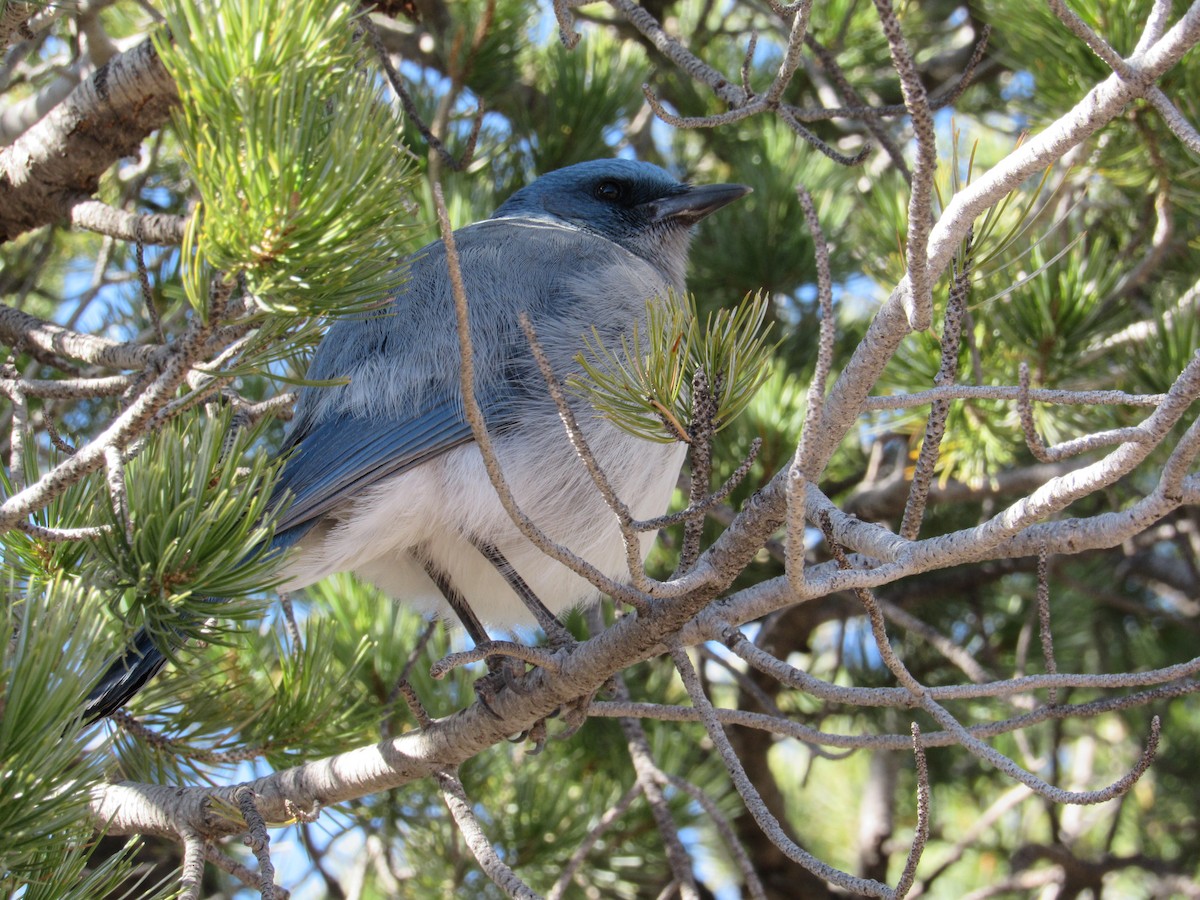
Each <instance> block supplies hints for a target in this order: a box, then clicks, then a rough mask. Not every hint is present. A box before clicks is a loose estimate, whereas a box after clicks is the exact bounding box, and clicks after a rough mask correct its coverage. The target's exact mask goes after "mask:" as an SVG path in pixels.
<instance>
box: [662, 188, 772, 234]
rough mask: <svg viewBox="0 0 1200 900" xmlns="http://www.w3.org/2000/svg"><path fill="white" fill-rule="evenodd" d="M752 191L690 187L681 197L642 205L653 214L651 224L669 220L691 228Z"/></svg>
mask: <svg viewBox="0 0 1200 900" xmlns="http://www.w3.org/2000/svg"><path fill="white" fill-rule="evenodd" d="M751 190H752V189H751V188H750V187H747V186H746V185H744V184H700V185H691V186H689V187H688V189H687V190H686V191H684V192H683V193H682V194H672V195H671V196H670V197H660V198H659V199H657V200H651V201H650V202H649V203H644V204H642V207H643V208H644V209H645V210H646V211H647V212H648V213H649V214H650V218H651V221H654V222H665V221H666V220H668V219H670V220H672V221H674V222H678V223H680V224H681V225H687V226H691V225H695V224H696V223H697V222H699V221H700V220H701V219H703V218H704V217H705V216H708V215H711V214H712V213H715V212H716V211H717V210H718V209H720V208H721V207H722V206H728V205H729V204H730V203H732V202H733V201H734V200H737V199H738V198H739V197H744V196H746V195H747V194H748V193H750V191H751Z"/></svg>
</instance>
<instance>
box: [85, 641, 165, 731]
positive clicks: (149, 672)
mask: <svg viewBox="0 0 1200 900" xmlns="http://www.w3.org/2000/svg"><path fill="white" fill-rule="evenodd" d="M166 661H167V658H166V657H165V656H163V655H162V653H160V652H159V650H158V648H157V647H155V646H154V642H153V641H152V640H151V639H150V635H149V634H148V633H147V632H146V630H145V629H144V628H143V629H142V630H141V631H139V632H138V633H137V637H135V638H134V639H133V644H131V645H130V646H129V647H127V648H126V649H125V652H124V653H123V654H122V655H121V656H119V657H117V658H116V659H115V660H113V662H112V665H110V666H109V667H108V671H107V672H105V673H104V677H103V678H101V679H100V683H99V684H97V685H96V687H95V688H93V689H92V692H91V693H90V694H89V695H88V699H87V705H86V706H85V707H84V715H85V717H86V721H87V722H88V723H89V724H90V723H92V722H95V721H96V720H97V719H103V718H104V717H105V716H111V715H112V714H113V713H115V712H116V711H117V710H118V709H120V708H121V707H122V706H124V705H125V704H126V703H128V702H129V700H130V699H131V698H132V697H133V695H134V694H136V693H137V692H138V691H140V690H141V689H142V687H143V686H145V684H146V682H147V681H149V680H150V679H151V678H153V677H154V675H155V673H157V672H158V670H159V669H161V668H162V667H163V665H164V664H165V663H166Z"/></svg>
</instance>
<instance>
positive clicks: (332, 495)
mask: <svg viewBox="0 0 1200 900" xmlns="http://www.w3.org/2000/svg"><path fill="white" fill-rule="evenodd" d="M472 439H473V437H472V434H471V426H470V425H469V424H467V421H466V419H465V418H464V417H463V414H462V410H461V404H460V403H458V402H447V403H442V404H441V405H439V406H435V407H433V408H432V409H430V410H427V411H426V412H423V413H421V414H420V415H418V416H416V417H415V418H412V419H397V418H373V419H367V418H363V417H360V416H353V415H347V414H342V415H339V416H336V417H334V418H332V419H327V420H326V421H324V422H321V423H320V424H319V425H316V426H314V427H313V428H311V429H309V430H308V431H306V432H305V433H304V434H303V435H299V436H296V437H294V438H293V440H292V441H290V442H291V443H294V444H295V449H294V450H293V451H292V454H291V456H289V457H288V458H287V461H286V462H285V463H284V465H283V470H282V472H281V473H280V475H279V480H278V482H277V483H276V485H275V492H274V495H273V498H274V499H275V500H277V501H279V500H283V499H284V498H285V497H288V498H289V499H290V502H289V503H288V506H287V508H286V509H285V510H284V512H283V515H282V516H281V517H280V519H279V521H278V522H277V523H276V525H275V540H274V541H273V543H272V546H274V547H275V548H277V549H278V548H286V547H290V546H291V545H292V544H294V543H295V542H296V541H298V540H300V538H302V537H303V536H304V534H305V533H306V532H307V531H308V530H309V529H310V528H312V527H313V525H315V524H316V523H317V521H318V520H319V519H320V518H321V516H323V515H324V514H325V513H327V512H329V511H330V510H331V509H333V508H334V507H335V506H337V505H338V504H339V503H342V502H343V501H345V500H346V499H347V498H349V497H353V496H355V495H356V494H358V493H359V492H361V491H362V490H364V489H365V488H368V487H370V486H371V485H373V484H375V483H376V482H378V481H380V480H382V479H384V478H387V477H388V476H389V475H398V474H400V473H401V472H405V471H407V470H408V469H411V468H412V467H413V466H418V465H420V464H421V463H423V462H426V461H428V460H430V459H433V458H434V457H436V456H439V455H440V454H442V453H445V452H446V451H447V450H451V449H453V448H454V447H457V446H459V445H461V444H465V443H467V442H469V441H471V440H472Z"/></svg>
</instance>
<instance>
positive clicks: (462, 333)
mask: <svg viewBox="0 0 1200 900" xmlns="http://www.w3.org/2000/svg"><path fill="white" fill-rule="evenodd" d="M433 199H434V206H435V208H436V209H437V216H438V225H439V227H440V229H441V234H442V242H443V243H444V244H445V247H446V264H447V266H448V269H449V275H450V286H451V289H452V293H453V296H454V315H455V319H456V323H457V329H458V344H459V352H460V354H461V357H462V364H461V366H460V368H459V374H460V379H459V384H460V389H461V391H462V400H463V413H464V415H465V417H466V419H467V422H468V423H469V424H470V426H471V434H472V435H473V436H474V438H475V443H476V444H477V445H478V446H479V452H480V456H481V457H482V459H483V464H484V469H485V470H486V471H487V474H488V479H489V480H490V481H491V482H492V487H493V488H495V490H496V494H497V497H498V498H499V500H500V504H501V505H502V506H503V507H504V510H505V512H507V513H508V516H509V518H510V519H512V521H513V524H515V525H516V526H517V528H518V530H520V532H521V534H523V535H524V536H525V537H526V538H527V539H528V540H529V541H530V542H531V543H532V544H533V545H534V546H535V547H537V548H538V549H539V550H541V551H542V552H543V553H545V554H546V555H547V556H549V557H551V558H552V559H555V560H557V561H558V562H561V563H562V564H563V565H565V566H567V567H568V568H569V569H571V571H573V572H575V573H576V574H578V575H582V576H583V577H584V578H586V579H587V580H588V581H589V582H591V583H592V584H593V585H594V586H595V587H597V588H599V589H600V590H601V591H602V592H604V593H606V594H609V595H611V596H612V597H613V598H614V599H615V600H618V601H620V602H622V603H628V604H630V605H631V606H635V607H636V606H639V605H640V606H643V607H644V606H645V604H646V603H648V602H649V598H648V597H646V596H645V595H644V594H643V593H642V592H640V591H637V590H635V589H633V588H631V587H630V586H629V585H624V584H621V583H620V582H618V581H615V580H613V579H611V578H609V577H608V576H607V575H605V574H604V573H603V572H601V571H600V570H599V569H597V568H596V567H595V566H593V565H592V564H591V563H589V562H587V561H586V560H584V559H582V558H581V557H579V556H577V555H576V554H574V553H572V552H571V551H570V550H568V549H567V548H566V547H564V546H562V545H561V544H558V543H555V542H554V541H552V540H550V538H549V537H548V536H547V535H546V533H545V532H544V531H542V530H541V528H539V527H538V526H537V525H536V524H535V523H534V522H533V521H532V520H531V519H530V518H529V517H528V516H527V515H526V514H525V513H524V512H523V511H522V510H521V508H520V507H519V506H518V505H517V503H516V500H515V499H514V497H513V494H512V489H511V488H510V487H509V486H508V482H507V480H506V479H505V477H504V473H503V471H502V470H501V467H500V462H499V459H498V458H497V456H496V450H495V447H494V446H493V444H492V439H491V436H490V434H489V432H488V427H487V423H486V421H485V420H484V417H483V410H482V409H480V407H479V401H478V399H477V398H476V396H475V364H474V349H473V347H472V345H471V333H470V329H469V326H468V316H469V313H468V304H467V292H466V287H465V286H464V285H463V279H462V269H461V268H460V266H459V260H458V248H457V246H456V245H455V242H454V232H453V230H452V229H451V227H450V218H449V214H448V213H447V212H446V202H445V199H444V198H443V196H442V187H441V185H440V184H439V183H438V182H436V181H435V182H434V183H433Z"/></svg>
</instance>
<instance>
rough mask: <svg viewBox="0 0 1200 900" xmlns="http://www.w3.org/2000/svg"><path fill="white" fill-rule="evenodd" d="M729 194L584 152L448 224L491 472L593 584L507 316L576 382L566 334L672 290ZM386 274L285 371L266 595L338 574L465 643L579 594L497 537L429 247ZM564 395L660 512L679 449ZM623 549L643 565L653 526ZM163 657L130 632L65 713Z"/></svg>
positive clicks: (438, 264) (120, 690)
mask: <svg viewBox="0 0 1200 900" xmlns="http://www.w3.org/2000/svg"><path fill="white" fill-rule="evenodd" d="M749 191H750V188H749V187H746V186H744V185H740V184H708V185H691V184H688V183H684V182H681V181H679V180H678V179H676V178H675V177H674V176H673V175H671V174H670V173H669V172H667V171H666V170H665V169H662V168H660V167H658V166H655V165H653V164H651V163H648V162H644V161H638V160H632V159H624V158H614V159H599V160H592V161H589V162H583V163H577V164H575V165H571V166H567V167H565V168H562V169H558V170H555V171H552V172H548V173H546V174H544V175H542V176H541V177H539V178H537V179H536V180H534V181H532V182H531V183H529V184H528V185H526V186H525V187H523V188H521V189H520V190H518V191H517V192H516V193H514V194H513V195H512V196H510V197H509V198H508V199H507V200H505V201H504V202H503V203H502V204H501V205H500V206H499V207H498V208H497V209H496V211H495V213H494V214H493V215H492V216H491V217H490V218H488V219H485V220H482V221H479V222H476V223H474V224H470V225H467V226H465V227H463V228H460V229H458V230H456V231H455V232H454V243H455V245H456V247H457V252H458V256H459V260H460V269H461V273H462V279H463V284H464V286H465V289H466V295H467V302H468V322H469V333H470V339H471V344H472V349H473V355H474V364H475V373H476V380H475V385H474V393H475V396H476V399H477V401H478V403H479V405H480V407H481V408H482V410H483V412H484V418H485V421H486V423H487V427H488V432H489V434H490V435H491V438H492V442H493V445H494V449H495V453H496V457H497V458H498V461H499V463H500V466H501V469H502V471H503V473H504V476H505V479H506V481H507V482H508V484H509V486H510V488H511V490H512V493H513V495H514V497H515V500H516V502H517V504H518V505H519V507H520V508H521V509H522V510H523V511H524V512H525V513H526V515H528V516H529V518H531V519H532V520H533V522H534V523H535V524H536V525H537V526H538V527H540V528H541V529H542V530H543V531H544V532H545V533H546V534H547V535H548V536H549V537H550V539H551V540H554V541H556V542H558V543H560V544H562V545H564V546H566V547H567V548H568V549H569V550H571V551H572V552H574V553H575V554H577V555H578V556H580V557H582V558H583V559H585V560H587V561H588V562H590V563H591V564H592V565H594V566H595V567H596V568H597V569H599V570H600V571H601V572H603V573H604V574H605V575H607V576H608V577H610V578H612V579H614V580H617V581H628V579H629V577H630V576H629V572H628V562H627V556H626V553H625V546H624V543H623V539H622V536H621V533H620V530H619V526H618V523H617V519H616V516H615V515H614V514H613V513H612V511H611V510H610V509H609V508H608V507H607V505H606V503H605V501H604V499H603V498H602V496H601V495H600V493H599V492H598V491H597V490H596V487H595V485H594V483H593V481H592V479H591V477H590V475H589V474H588V472H587V469H586V467H585V465H584V463H583V462H582V461H581V460H580V459H579V457H578V455H577V453H576V451H575V450H574V449H573V447H572V445H571V444H570V442H569V440H568V438H567V435H566V433H565V432H564V429H563V426H562V423H561V420H560V418H559V411H558V408H557V407H556V405H555V402H554V401H553V399H552V398H551V396H550V394H549V392H548V390H547V386H546V382H545V379H544V377H543V376H542V374H541V372H540V371H539V369H538V367H537V364H536V361H535V360H534V357H533V354H532V351H531V348H530V345H529V341H528V339H527V338H526V336H525V334H524V332H523V331H522V329H521V326H520V323H519V318H520V315H521V314H522V313H524V314H526V315H527V316H528V318H529V320H530V321H531V323H532V325H533V326H534V328H535V330H536V333H537V335H538V341H539V344H540V345H541V347H542V350H543V352H544V354H545V356H546V358H547V359H548V361H549V363H550V366H551V368H552V369H553V371H554V373H555V374H556V375H557V376H558V377H559V378H560V379H561V378H564V377H566V376H568V375H570V374H572V373H576V372H577V371H578V370H579V364H578V361H577V359H576V357H577V355H578V354H579V353H580V351H581V350H582V349H583V347H584V336H585V335H588V336H592V335H593V334H594V335H595V337H596V338H599V340H600V341H602V342H603V343H604V344H605V345H607V346H613V345H619V342H620V340H621V336H622V335H628V334H630V333H631V332H632V331H633V329H634V327H635V326H640V327H641V328H642V329H644V327H645V319H646V304H647V301H653V302H669V301H668V298H669V297H670V296H672V295H675V296H682V295H683V292H684V290H685V270H686V268H687V260H688V248H689V243H690V240H691V233H692V226H694V225H695V224H696V223H697V222H699V221H700V220H701V219H703V218H705V217H706V216H708V215H710V214H711V213H714V212H716V211H717V210H719V209H721V208H722V207H724V206H726V205H728V204H729V203H731V202H733V201H735V200H737V199H738V198H740V197H742V196H744V195H745V194H747V193H748V192H749ZM403 268H404V279H403V282H402V283H401V285H400V287H399V288H397V290H396V291H395V295H394V297H393V298H392V299H390V300H389V301H388V302H387V303H386V304H385V305H383V306H381V307H379V308H375V309H372V310H369V311H367V312H360V313H355V314H351V315H348V316H346V317H343V318H339V319H337V320H336V321H335V322H334V323H333V325H332V326H331V327H330V328H329V329H328V331H327V332H326V334H325V336H324V337H323V338H322V340H321V342H320V344H319V345H318V347H317V349H316V351H315V353H314V355H313V359H312V361H311V363H310V366H309V369H308V374H307V377H306V380H308V381H312V382H323V383H324V384H322V385H317V384H313V385H308V386H305V387H304V388H302V389H301V391H300V392H299V396H298V399H297V402H296V408H295V414H294V417H293V420H292V423H291V427H290V431H289V432H288V434H287V436H286V438H285V440H284V443H283V446H282V447H281V448H280V454H281V455H283V456H284V462H283V465H282V468H281V470H280V474H279V477H278V480H277V483H276V485H275V488H274V493H273V495H272V503H273V504H276V503H278V504H280V506H281V509H282V512H281V514H280V515H279V517H278V519H277V521H276V522H275V531H274V537H273V540H272V548H273V549H274V550H276V551H277V552H279V553H280V554H281V557H282V564H281V568H280V571H279V574H280V578H281V579H282V589H283V590H297V589H300V588H303V587H305V586H307V585H310V584H313V583H314V582H317V581H319V580H320V579H322V578H324V577H326V576H328V575H332V574H334V573H337V572H345V571H351V572H354V573H355V574H357V575H358V576H359V577H360V578H362V579H364V580H365V581H367V582H370V583H372V584H374V585H376V586H377V587H379V588H380V589H382V591H383V592H384V593H386V594H388V595H390V596H391V597H393V598H396V599H397V600H398V601H400V602H403V603H405V604H407V605H408V606H410V607H412V608H415V609H417V610H419V611H421V612H422V613H425V614H426V615H429V616H433V617H441V618H449V617H450V616H451V615H456V616H458V618H459V619H460V620H461V621H462V622H463V624H464V626H466V629H467V631H468V633H469V634H470V635H471V637H472V639H473V640H475V641H476V643H477V644H478V643H481V642H483V641H486V640H487V629H489V628H499V629H505V630H514V629H523V628H529V627H532V626H535V625H539V624H540V625H543V627H544V626H545V625H546V617H547V616H550V617H551V618H552V617H553V616H555V615H557V614H559V613H562V612H564V611H567V610H570V609H572V608H574V607H576V606H578V605H580V604H582V603H585V602H590V601H593V600H595V599H596V598H597V597H598V591H597V590H596V589H595V588H594V587H593V586H592V585H591V584H590V583H589V582H587V581H586V580H585V579H583V578H582V577H581V576H579V575H577V574H576V573H575V572H573V571H572V570H571V569H569V568H567V567H566V566H564V565H563V564H561V563H560V562H558V561H556V560H553V559H551V558H550V557H548V556H546V555H545V554H543V553H542V552H541V551H540V550H538V549H537V548H536V547H535V546H534V545H533V544H532V543H531V542H530V541H529V540H528V539H527V538H526V537H525V536H524V535H523V534H522V533H521V532H520V531H519V530H518V528H517V526H516V525H514V523H513V522H512V520H511V518H510V516H509V514H508V513H507V512H506V511H505V509H504V508H503V506H502V504H501V502H500V500H499V497H498V495H497V493H496V491H495V489H494V488H493V486H492V483H491V481H490V480H489V477H488V475H487V473H486V471H485V467H484V461H483V457H482V455H481V452H480V450H479V447H478V445H477V444H476V443H475V441H474V438H473V434H472V431H471V426H470V424H469V423H468V421H467V417H466V414H465V412H464V404H463V398H462V394H461V388H460V363H461V355H460V349H459V338H458V335H457V327H456V318H455V311H454V301H453V295H452V287H451V280H450V272H449V267H448V264H447V250H446V246H445V244H444V243H443V242H442V241H440V240H439V241H434V242H433V243H431V244H429V245H427V246H425V247H424V248H422V249H421V250H419V251H417V252H416V253H414V254H413V255H412V256H411V257H409V259H408V260H407V261H406V262H405V263H404V265H403ZM330 381H335V382H337V383H336V384H334V385H332V386H331V385H329V382H330ZM569 402H570V404H571V406H572V409H573V412H575V414H576V418H577V419H578V420H579V423H580V427H581V430H582V432H583V434H584V436H585V439H586V441H587V443H588V446H589V447H590V449H591V452H592V454H593V455H594V457H595V460H596V462H597V463H598V464H599V466H600V467H601V468H602V469H603V471H604V472H605V473H606V474H607V477H608V479H609V480H610V482H611V484H612V485H613V487H614V489H615V491H616V493H617V495H618V496H619V497H621V498H622V500H623V501H624V502H625V503H626V504H627V505H628V507H629V509H630V511H631V512H632V514H633V515H634V516H635V517H637V518H641V519H647V518H653V517H656V516H659V515H661V514H663V513H664V512H665V511H666V509H667V506H668V505H669V502H670V498H671V494H672V491H673V489H674V485H675V482H676V479H677V477H678V474H679V471H680V469H681V466H682V463H683V459H684V456H685V453H686V446H685V445H684V444H682V443H679V442H674V443H668V444H661V443H654V442H650V441H647V440H645V439H642V438H639V437H637V436H634V435H631V434H630V433H628V432H626V431H624V430H622V429H621V428H619V427H618V426H617V425H616V424H614V423H612V422H610V421H608V420H607V419H605V418H602V417H600V416H598V415H596V414H595V412H594V411H593V410H591V409H590V408H587V401H586V400H585V399H583V398H581V397H573V398H572V399H570V400H569ZM640 540H641V548H640V549H641V555H642V558H643V559H644V558H645V556H646V555H647V553H648V552H649V549H650V546H651V544H652V543H653V540H654V535H653V533H650V534H646V535H643V536H642V537H641V538H640ZM539 613H540V614H539ZM165 661H166V659H165V657H164V655H163V653H162V651H161V650H160V649H159V648H158V647H157V646H156V645H155V642H154V641H153V640H152V639H151V637H150V636H149V635H148V634H147V632H146V631H145V630H143V631H141V632H139V633H138V634H137V635H136V637H135V638H134V640H133V642H132V644H131V646H129V647H128V648H126V649H125V651H124V652H123V653H122V654H121V655H120V656H118V657H117V658H116V659H115V660H114V661H113V662H112V664H111V665H110V667H109V668H108V670H107V671H106V673H105V674H104V675H103V676H102V677H101V679H100V681H99V683H98V684H97V685H96V687H95V688H94V689H93V690H92V692H91V694H90V695H89V697H88V699H87V701H86V705H85V710H84V715H85V718H86V719H87V720H88V721H94V720H96V719H99V718H102V717H105V716H108V715H111V714H112V713H113V712H115V711H116V710H117V709H119V708H120V707H122V706H124V705H125V704H126V703H127V702H128V701H129V699H131V698H132V697H133V695H134V694H135V693H137V691H138V690H140V689H141V688H142V687H143V686H144V685H145V683H146V682H147V681H148V680H149V679H150V678H152V677H153V676H154V675H155V673H157V672H158V670H159V669H160V668H161V667H162V666H163V664H164V663H165Z"/></svg>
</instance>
